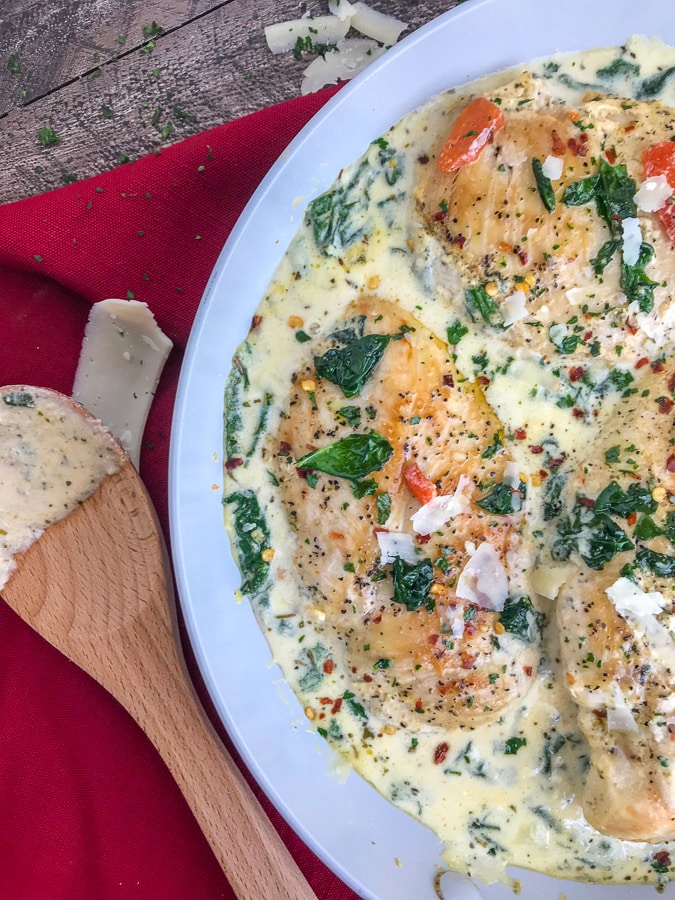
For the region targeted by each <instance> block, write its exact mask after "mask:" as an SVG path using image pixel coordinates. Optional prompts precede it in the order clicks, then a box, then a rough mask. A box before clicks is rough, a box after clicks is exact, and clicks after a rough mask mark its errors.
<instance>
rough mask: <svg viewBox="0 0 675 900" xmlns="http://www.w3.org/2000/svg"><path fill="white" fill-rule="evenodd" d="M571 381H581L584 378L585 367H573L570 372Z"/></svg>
mask: <svg viewBox="0 0 675 900" xmlns="http://www.w3.org/2000/svg"><path fill="white" fill-rule="evenodd" d="M569 376H570V381H581V379H582V378H583V377H584V367H583V366H572V368H571V369H570V371H569Z"/></svg>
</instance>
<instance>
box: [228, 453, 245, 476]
mask: <svg viewBox="0 0 675 900" xmlns="http://www.w3.org/2000/svg"><path fill="white" fill-rule="evenodd" d="M243 465H244V460H243V459H242V458H241V456H231V457H230V458H229V459H228V460H226V461H225V471H226V472H231V471H232V470H233V469H238V468H239V466H243Z"/></svg>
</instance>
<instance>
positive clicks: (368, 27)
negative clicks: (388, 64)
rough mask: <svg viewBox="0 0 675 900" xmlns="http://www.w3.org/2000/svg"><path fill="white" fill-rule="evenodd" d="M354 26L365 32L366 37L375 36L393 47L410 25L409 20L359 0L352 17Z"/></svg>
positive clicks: (382, 42)
mask: <svg viewBox="0 0 675 900" xmlns="http://www.w3.org/2000/svg"><path fill="white" fill-rule="evenodd" d="M351 25H352V28H355V29H356V30H357V31H360V32H361V34H365V35H366V37H371V38H374V39H375V40H376V41H379V42H380V43H381V44H384V45H385V46H387V47H391V45H392V44H395V43H396V41H397V40H398V39H399V37H400V36H401V33H402V32H403V31H405V29H406V28H407V27H408V23H407V22H402V21H401V20H400V19H396V18H394V16H389V15H387V14H386V13H383V12H379V11H378V10H376V9H372V8H371V7H370V6H368V5H367V4H366V3H362V2H360V0H359V2H357V3H355V4H354V14H353V16H352V17H351Z"/></svg>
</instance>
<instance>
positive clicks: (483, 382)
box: [478, 375, 490, 387]
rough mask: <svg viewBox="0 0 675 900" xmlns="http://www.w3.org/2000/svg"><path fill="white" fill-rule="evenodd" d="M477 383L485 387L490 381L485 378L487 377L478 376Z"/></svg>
mask: <svg viewBox="0 0 675 900" xmlns="http://www.w3.org/2000/svg"><path fill="white" fill-rule="evenodd" d="M478 381H479V383H480V384H481V385H482V386H483V387H487V386H488V384H490V379H489V378H488V377H487V375H479V376H478Z"/></svg>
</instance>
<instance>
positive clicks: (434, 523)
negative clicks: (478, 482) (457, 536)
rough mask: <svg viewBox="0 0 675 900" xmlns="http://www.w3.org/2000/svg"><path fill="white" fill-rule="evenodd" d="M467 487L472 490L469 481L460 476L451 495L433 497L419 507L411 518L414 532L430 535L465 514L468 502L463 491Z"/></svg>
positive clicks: (471, 483)
mask: <svg viewBox="0 0 675 900" xmlns="http://www.w3.org/2000/svg"><path fill="white" fill-rule="evenodd" d="M469 486H471V488H473V482H472V481H471V479H470V478H467V476H466V475H460V476H459V481H458V482H457V487H456V489H455V492H454V493H453V494H443V495H442V496H440V497H434V498H433V499H432V500H429V502H428V503H425V504H424V506H422V507H420V509H418V510H417V512H416V513H415V514H414V515H413V516H412V517H411V519H412V525H413V529H414V531H415V532H416V533H417V534H425V535H426V534H431V532H432V531H438V529H439V528H442V527H443V525H445V523H446V522H449V521H450V519H452V518H454V517H455V516H458V515H460V514H461V513H465V512H467V511H468V509H469V506H470V500H469V497H468V496H467V494H466V493H465V491H466V489H467V488H468V487H469Z"/></svg>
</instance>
